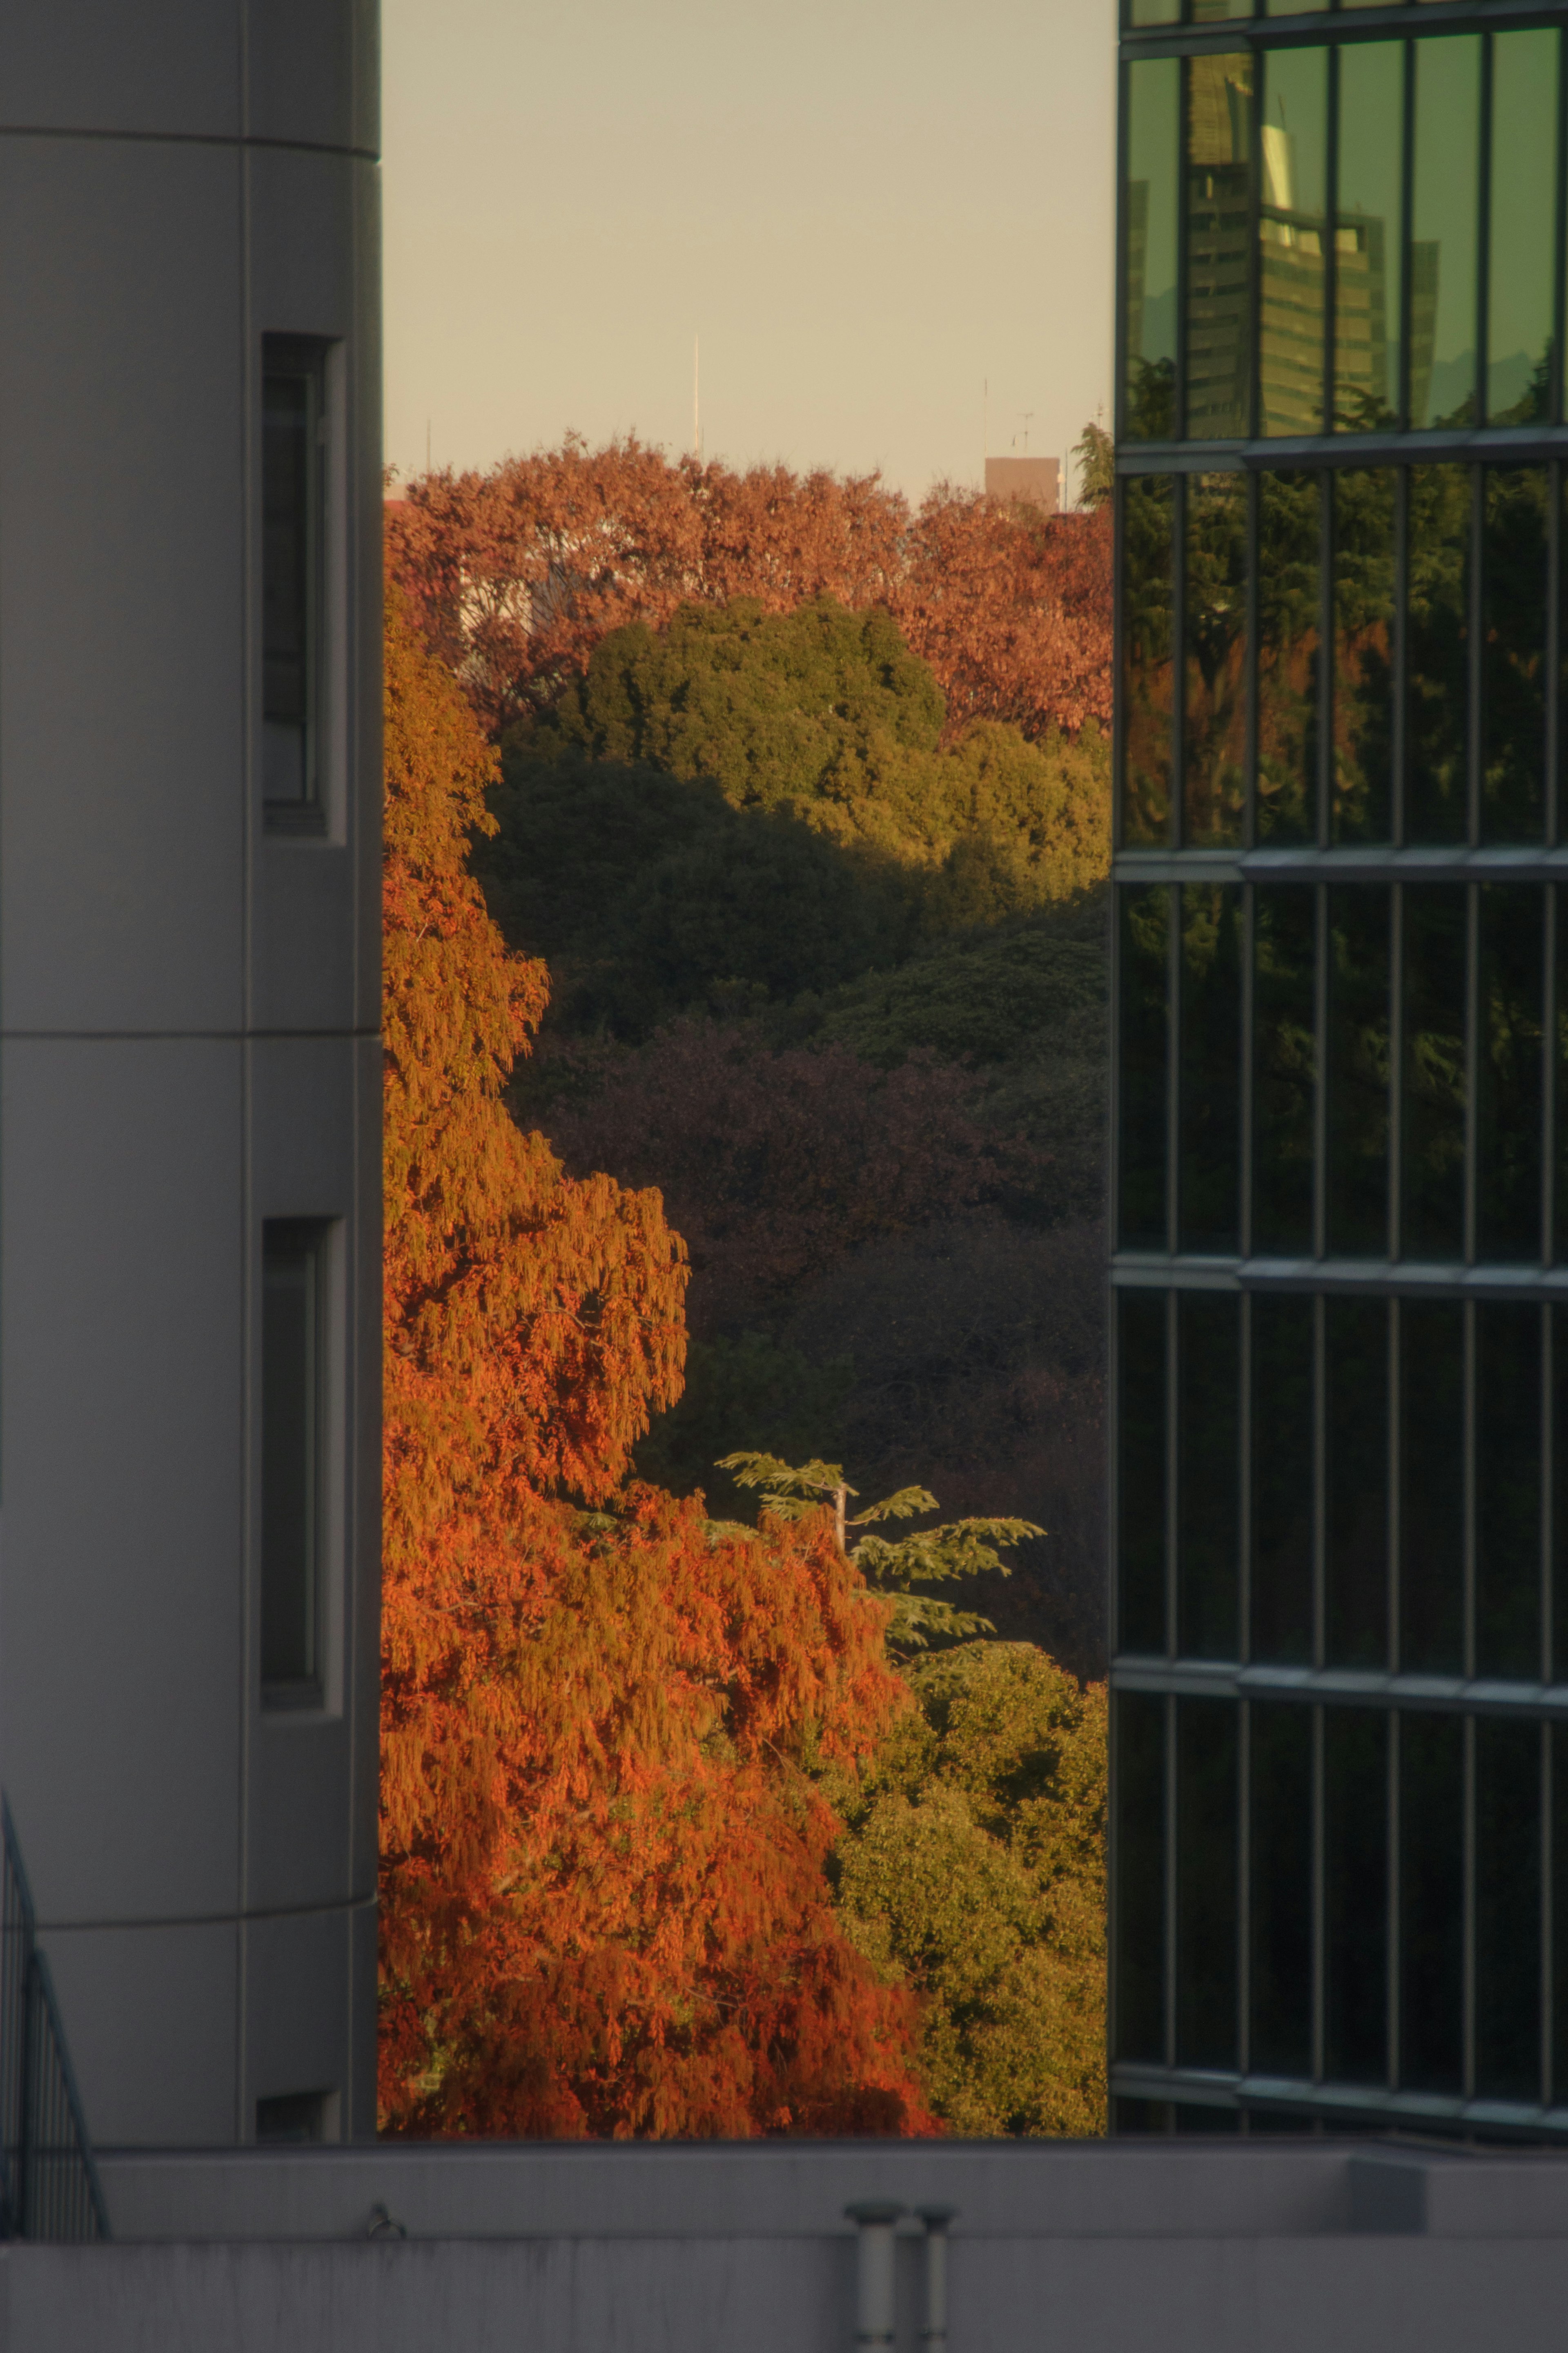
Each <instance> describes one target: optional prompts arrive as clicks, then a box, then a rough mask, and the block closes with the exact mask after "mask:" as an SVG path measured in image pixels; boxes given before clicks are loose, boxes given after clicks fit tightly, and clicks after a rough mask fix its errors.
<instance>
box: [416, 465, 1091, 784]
mask: <svg viewBox="0 0 1568 2353" xmlns="http://www.w3.org/2000/svg"><path fill="white" fill-rule="evenodd" d="M387 544H388V550H389V554H390V557H391V561H392V565H393V569H394V571H395V575H396V577H397V578H398V579H399V580H400V581H401V582H402V584H403V586H404V587H405V589H406V591H407V592H408V594H409V596H410V597H411V598H412V600H413V602H414V605H415V607H416V612H417V615H418V619H419V622H420V626H421V628H423V629H424V631H425V633H426V637H427V638H429V640H430V642H431V644H432V645H434V646H435V647H436V649H437V651H438V652H439V653H440V654H441V655H442V657H443V658H444V659H445V660H446V661H447V664H448V665H449V666H450V668H451V669H452V670H453V671H454V673H455V674H456V675H457V676H458V677H459V678H460V679H461V681H462V683H463V686H464V688H465V691H467V692H468V696H469V699H470V701H471V702H472V703H473V705H474V708H475V709H476V711H477V712H479V716H480V719H481V720H482V722H483V723H484V724H485V725H486V726H487V727H488V728H489V729H491V730H492V731H496V732H499V730H500V728H501V727H502V726H503V725H504V724H505V723H507V721H508V720H510V719H511V718H514V717H516V716H518V715H519V714H520V713H521V712H524V711H526V710H528V709H530V708H532V707H535V706H537V705H538V704H540V703H542V702H549V701H550V700H551V699H552V697H553V695H554V694H555V693H556V692H557V691H559V689H560V687H561V685H562V684H563V681H565V680H566V679H568V678H571V677H573V676H575V675H576V674H577V673H578V672H579V671H581V670H584V668H585V667H586V664H587V660H588V656H589V655H590V654H591V653H592V651H593V649H594V648H595V645H597V643H598V641H599V639H600V638H602V637H603V636H604V635H605V631H606V630H608V629H614V628H619V627H620V626H621V624H622V623H623V622H626V621H633V620H643V621H647V622H648V623H649V624H650V625H651V626H652V627H654V628H658V626H659V625H660V624H661V623H662V622H664V621H667V620H668V618H669V616H670V615H671V614H672V613H673V612H674V610H675V608H676V607H677V606H678V605H679V604H680V603H682V602H683V601H684V600H685V599H687V598H691V597H695V598H698V599H700V600H702V601H705V602H713V603H725V602H727V601H728V600H729V599H730V598H731V597H732V596H755V597H757V598H759V599H760V600H761V602H762V604H763V607H764V608H765V609H766V610H767V611H769V612H777V613H782V612H790V611H793V610H794V608H795V606H797V605H798V604H800V603H801V602H802V601H803V600H804V599H805V598H806V597H809V596H816V595H818V594H820V593H821V592H823V591H824V590H826V591H827V592H829V593H830V594H831V595H833V596H837V598H838V599H839V601H840V603H842V604H845V605H847V606H850V607H856V608H858V607H864V606H868V605H883V606H886V607H887V608H888V610H889V612H890V613H891V614H892V616H893V617H894V618H895V620H896V621H897V622H898V623H899V626H900V628H901V629H902V630H903V633H904V635H905V637H906V638H907V639H908V640H909V643H910V646H911V647H912V648H913V649H914V651H915V652H916V653H917V654H920V655H921V656H922V657H923V659H925V660H927V661H929V662H930V663H931V668H932V669H933V670H935V672H936V675H937V679H938V681H939V682H940V684H941V686H942V691H943V692H944V693H945V694H946V696H947V698H948V733H949V736H950V737H951V736H952V735H954V734H956V733H959V732H960V731H961V730H962V729H963V727H965V726H967V725H968V724H969V723H970V722H971V721H973V720H975V719H1001V720H1006V721H1009V722H1011V723H1013V724H1014V725H1015V726H1017V727H1020V728H1021V729H1022V730H1023V732H1024V733H1025V734H1026V735H1027V736H1029V737H1031V738H1035V737H1039V736H1042V735H1045V734H1047V733H1048V732H1049V731H1050V729H1051V728H1053V727H1057V728H1061V729H1063V730H1064V731H1065V732H1066V733H1069V734H1076V733H1078V731H1079V728H1080V727H1082V726H1083V724H1084V723H1085V722H1086V721H1089V720H1093V721H1095V722H1097V723H1099V724H1100V726H1101V727H1105V728H1109V726H1110V642H1111V640H1110V512H1109V509H1107V510H1105V511H1103V512H1100V513H1095V514H1069V515H1059V516H1055V517H1051V518H1049V519H1046V518H1041V517H1038V516H1036V515H1034V514H1032V513H1031V512H1030V511H1029V510H1028V509H1027V508H1025V507H1018V506H1003V505H1000V504H998V503H997V501H994V500H992V499H985V498H982V497H980V496H979V495H978V494H977V493H975V492H973V491H960V490H954V489H953V488H952V486H951V485H949V484H945V483H943V484H939V486H938V487H937V488H936V489H935V490H933V491H931V495H930V497H929V498H927V499H926V501H924V503H923V505H922V506H921V508H920V509H919V511H918V512H915V513H913V514H911V513H910V508H909V505H908V503H907V501H905V500H904V499H903V498H902V497H901V496H900V494H899V492H897V491H889V490H888V489H886V488H884V486H883V485H882V483H881V482H880V480H879V478H878V477H877V476H876V475H874V474H872V475H861V476H848V477H841V476H838V475H835V474H828V473H822V472H818V473H814V474H807V475H799V474H794V473H792V472H791V471H790V470H789V469H788V468H787V467H784V466H753V467H751V468H750V469H748V470H746V471H745V472H743V473H736V472H732V471H731V470H730V469H729V468H728V467H725V466H721V465H706V466H704V465H700V464H699V463H698V462H697V460H696V459H693V458H689V457H687V458H682V459H680V460H679V462H678V463H676V464H671V463H670V461H669V460H668V459H667V458H666V457H665V456H664V454H663V452H662V451H660V450H658V449H650V448H647V447H645V445H644V444H643V443H641V442H639V441H638V440H637V438H635V436H634V437H633V438H629V439H626V440H624V441H615V442H612V443H610V444H609V446H608V447H607V448H603V449H595V450H590V449H588V448H586V447H585V445H584V443H583V442H582V441H580V440H579V439H577V438H575V437H573V436H569V437H568V438H567V439H566V441H565V442H564V443H563V446H562V447H561V448H559V449H552V450H546V451H542V452H537V453H536V454H535V455H533V456H531V457H528V458H508V459H504V460H503V461H502V462H501V463H500V465H498V466H496V467H494V468H492V469H491V470H490V471H489V473H487V474H479V473H466V474H453V473H451V472H448V471H441V472H437V473H433V474H428V475H426V476H425V477H424V478H423V479H421V480H418V481H416V482H413V483H411V484H410V485H409V487H408V488H407V490H406V491H405V493H404V494H403V496H402V498H401V499H399V500H397V501H394V502H393V503H392V504H391V505H390V506H389V507H388V510H387Z"/></svg>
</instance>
